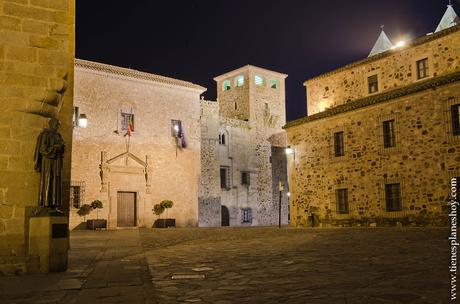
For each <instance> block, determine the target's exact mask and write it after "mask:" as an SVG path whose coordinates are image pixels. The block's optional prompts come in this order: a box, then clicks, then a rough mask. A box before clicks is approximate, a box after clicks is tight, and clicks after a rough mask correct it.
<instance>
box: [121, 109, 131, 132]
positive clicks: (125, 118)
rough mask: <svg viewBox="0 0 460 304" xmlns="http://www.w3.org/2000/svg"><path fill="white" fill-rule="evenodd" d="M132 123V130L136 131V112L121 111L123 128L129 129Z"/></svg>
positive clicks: (124, 129)
mask: <svg viewBox="0 0 460 304" xmlns="http://www.w3.org/2000/svg"><path fill="white" fill-rule="evenodd" d="M130 124H131V131H134V114H131V113H124V112H121V130H122V131H128V129H129V125H130Z"/></svg>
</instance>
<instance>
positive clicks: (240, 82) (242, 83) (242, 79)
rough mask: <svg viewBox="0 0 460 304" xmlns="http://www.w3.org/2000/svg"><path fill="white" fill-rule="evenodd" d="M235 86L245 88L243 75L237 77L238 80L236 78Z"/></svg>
mask: <svg viewBox="0 0 460 304" xmlns="http://www.w3.org/2000/svg"><path fill="white" fill-rule="evenodd" d="M235 84H236V86H237V87H242V86H244V76H243V75H240V76H236V78H235Z"/></svg>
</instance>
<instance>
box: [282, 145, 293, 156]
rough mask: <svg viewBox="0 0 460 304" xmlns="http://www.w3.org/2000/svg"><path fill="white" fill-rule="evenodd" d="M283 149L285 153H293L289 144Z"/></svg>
mask: <svg viewBox="0 0 460 304" xmlns="http://www.w3.org/2000/svg"><path fill="white" fill-rule="evenodd" d="M284 151H285V152H286V155H292V154H294V149H292V148H291V146H287V147H286V149H285V150H284Z"/></svg>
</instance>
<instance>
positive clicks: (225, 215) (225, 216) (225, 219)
mask: <svg viewBox="0 0 460 304" xmlns="http://www.w3.org/2000/svg"><path fill="white" fill-rule="evenodd" d="M221 215H222V227H224V226H230V212H228V208H227V207H225V206H221Z"/></svg>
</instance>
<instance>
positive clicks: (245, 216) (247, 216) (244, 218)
mask: <svg viewBox="0 0 460 304" xmlns="http://www.w3.org/2000/svg"><path fill="white" fill-rule="evenodd" d="M241 223H252V211H251V208H246V209H241Z"/></svg>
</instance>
